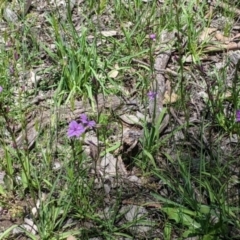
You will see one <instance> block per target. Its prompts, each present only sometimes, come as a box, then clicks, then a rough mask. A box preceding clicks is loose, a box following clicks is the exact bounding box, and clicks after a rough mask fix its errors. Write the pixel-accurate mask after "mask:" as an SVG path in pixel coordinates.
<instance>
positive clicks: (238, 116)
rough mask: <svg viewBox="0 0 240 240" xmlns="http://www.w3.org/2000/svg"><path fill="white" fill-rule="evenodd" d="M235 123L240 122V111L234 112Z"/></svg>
mask: <svg viewBox="0 0 240 240" xmlns="http://www.w3.org/2000/svg"><path fill="white" fill-rule="evenodd" d="M236 122H240V110H237V111H236Z"/></svg>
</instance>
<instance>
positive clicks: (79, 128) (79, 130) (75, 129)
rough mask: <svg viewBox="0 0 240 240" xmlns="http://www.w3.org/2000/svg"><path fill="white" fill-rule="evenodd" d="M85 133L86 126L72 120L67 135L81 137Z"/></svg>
mask: <svg viewBox="0 0 240 240" xmlns="http://www.w3.org/2000/svg"><path fill="white" fill-rule="evenodd" d="M83 133H84V127H83V125H82V124H78V123H77V122H76V121H71V122H70V124H69V127H68V132H67V135H68V137H73V136H76V137H79V136H80V135H81V134H83Z"/></svg>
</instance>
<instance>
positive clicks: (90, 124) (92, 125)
mask: <svg viewBox="0 0 240 240" xmlns="http://www.w3.org/2000/svg"><path fill="white" fill-rule="evenodd" d="M95 125H96V122H95V121H93V120H92V121H89V122H88V125H87V126H88V127H90V128H92V127H94V126H95Z"/></svg>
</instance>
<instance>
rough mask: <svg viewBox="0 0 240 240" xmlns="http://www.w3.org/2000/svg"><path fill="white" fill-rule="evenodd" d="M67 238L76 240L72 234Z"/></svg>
mask: <svg viewBox="0 0 240 240" xmlns="http://www.w3.org/2000/svg"><path fill="white" fill-rule="evenodd" d="M67 240H77V239H76V238H75V237H74V236H73V235H70V236H68V237H67Z"/></svg>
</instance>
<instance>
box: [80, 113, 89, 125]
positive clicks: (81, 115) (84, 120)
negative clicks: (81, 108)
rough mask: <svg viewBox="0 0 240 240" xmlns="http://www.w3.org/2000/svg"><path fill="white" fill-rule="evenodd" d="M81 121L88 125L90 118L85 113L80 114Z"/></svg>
mask: <svg viewBox="0 0 240 240" xmlns="http://www.w3.org/2000/svg"><path fill="white" fill-rule="evenodd" d="M80 119H81V122H82V123H83V124H88V117H87V115H86V114H85V113H83V114H80Z"/></svg>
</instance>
